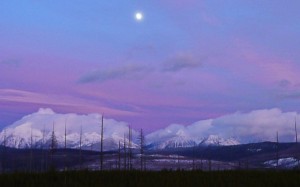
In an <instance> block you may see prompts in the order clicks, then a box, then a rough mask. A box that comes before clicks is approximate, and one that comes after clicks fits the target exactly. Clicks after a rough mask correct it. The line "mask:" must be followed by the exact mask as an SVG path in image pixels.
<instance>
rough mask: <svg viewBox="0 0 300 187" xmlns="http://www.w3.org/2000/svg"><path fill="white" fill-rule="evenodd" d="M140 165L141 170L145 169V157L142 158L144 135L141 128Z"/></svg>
mask: <svg viewBox="0 0 300 187" xmlns="http://www.w3.org/2000/svg"><path fill="white" fill-rule="evenodd" d="M139 140H140V155H141V156H140V167H141V171H143V170H145V168H146V166H145V159H144V151H145V136H144V133H143V129H141V131H140V137H139Z"/></svg>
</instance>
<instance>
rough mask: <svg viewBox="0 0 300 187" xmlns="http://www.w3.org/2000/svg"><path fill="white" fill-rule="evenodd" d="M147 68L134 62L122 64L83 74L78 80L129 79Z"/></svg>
mask: <svg viewBox="0 0 300 187" xmlns="http://www.w3.org/2000/svg"><path fill="white" fill-rule="evenodd" d="M147 70H149V68H147V67H143V66H139V65H133V64H130V65H126V66H120V67H116V68H112V69H104V70H95V71H92V72H90V73H87V74H85V75H83V76H82V77H81V78H80V79H79V80H78V82H79V83H82V84H85V83H92V82H104V81H108V80H114V79H123V78H126V79H127V78H130V77H134V76H137V75H139V74H140V73H142V72H145V71H147Z"/></svg>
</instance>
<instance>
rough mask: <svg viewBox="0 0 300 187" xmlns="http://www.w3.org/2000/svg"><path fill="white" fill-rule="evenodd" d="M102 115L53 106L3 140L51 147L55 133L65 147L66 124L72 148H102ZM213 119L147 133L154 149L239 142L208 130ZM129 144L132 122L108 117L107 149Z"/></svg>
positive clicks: (0, 137)
mask: <svg viewBox="0 0 300 187" xmlns="http://www.w3.org/2000/svg"><path fill="white" fill-rule="evenodd" d="M101 118H102V116H101V115H99V114H88V115H78V114H58V113H55V112H54V111H53V110H51V109H40V110H39V111H37V112H36V113H33V114H30V115H27V116H24V117H23V118H22V119H20V120H18V121H16V122H15V123H13V124H12V125H10V126H8V127H6V128H5V129H4V130H2V132H1V133H0V143H1V144H2V145H3V144H5V145H6V146H9V147H14V148H29V147H35V148H47V147H49V146H50V145H51V142H52V139H53V138H52V137H53V133H54V136H55V139H56V142H57V147H64V143H65V126H66V129H67V130H66V142H67V147H68V148H79V147H80V144H81V147H82V148H83V149H89V150H99V149H100V139H101V135H100V132H101V128H100V126H101ZM210 124H211V121H209V120H206V121H201V122H199V123H195V124H192V125H190V126H183V125H170V126H168V127H166V128H164V129H160V130H157V131H155V132H152V133H150V134H148V135H147V136H146V137H145V141H146V144H147V147H149V148H151V149H170V148H181V147H193V146H208V145H236V144H239V142H238V141H237V140H235V139H233V138H222V137H220V136H217V135H209V134H205V132H207V128H208V126H209V125H210ZM124 135H125V141H126V144H128V124H127V123H125V122H120V121H116V120H113V119H106V118H104V137H103V139H104V144H103V145H104V150H116V149H117V148H118V146H119V142H120V143H121V145H124ZM138 136H139V133H138V132H137V131H134V130H132V141H133V142H132V147H133V148H138V147H139V139H138Z"/></svg>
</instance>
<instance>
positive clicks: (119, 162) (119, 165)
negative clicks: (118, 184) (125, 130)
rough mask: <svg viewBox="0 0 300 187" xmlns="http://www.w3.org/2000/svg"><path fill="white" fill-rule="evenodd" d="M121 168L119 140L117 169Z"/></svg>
mask: <svg viewBox="0 0 300 187" xmlns="http://www.w3.org/2000/svg"><path fill="white" fill-rule="evenodd" d="M120 169H121V142H120V140H119V150H118V170H120Z"/></svg>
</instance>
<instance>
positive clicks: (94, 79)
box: [0, 0, 300, 131]
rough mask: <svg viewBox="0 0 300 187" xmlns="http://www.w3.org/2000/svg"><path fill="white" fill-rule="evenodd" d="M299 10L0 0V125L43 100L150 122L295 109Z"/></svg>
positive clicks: (212, 3) (261, 3) (299, 94)
mask: <svg viewBox="0 0 300 187" xmlns="http://www.w3.org/2000/svg"><path fill="white" fill-rule="evenodd" d="M299 10H300V1H299V0H289V1H285V0H243V1H241V0H207V1H204V0H151V1H132V0H122V1H120V0H109V1H104V0H103V1H102V0H101V1H99V0H89V1H79V0H72V1H71V0H69V1H56V2H55V3H54V2H53V1H50V0H44V1H37V0H24V1H20V0H6V1H1V2H0V127H4V126H6V125H10V124H11V123H12V122H14V121H16V120H18V119H19V118H20V117H22V116H23V115H25V114H29V113H32V112H35V111H37V110H38V109H39V108H41V107H49V108H52V109H53V110H54V111H56V112H62V113H69V112H75V113H81V114H86V113H103V114H104V115H105V116H107V117H110V118H114V119H117V120H121V121H126V122H129V123H130V124H132V126H133V127H135V128H144V129H145V130H146V131H153V130H155V129H158V128H161V127H165V126H167V125H169V124H171V123H181V124H185V125H187V124H190V123H191V122H194V121H197V120H201V119H208V118H214V117H219V116H222V115H225V114H231V113H234V112H236V111H242V112H249V111H252V110H257V109H270V108H274V107H276V108H280V109H281V110H282V111H296V112H300V109H299V106H300V74H299V72H300V64H299V60H300V53H299V51H300V14H299ZM137 11H141V12H143V14H144V19H143V21H141V22H138V21H136V20H135V19H134V14H135V12H137Z"/></svg>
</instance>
